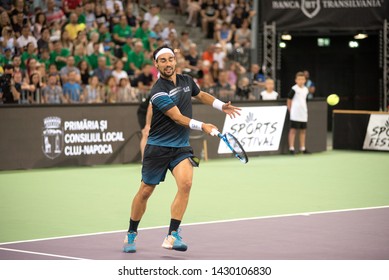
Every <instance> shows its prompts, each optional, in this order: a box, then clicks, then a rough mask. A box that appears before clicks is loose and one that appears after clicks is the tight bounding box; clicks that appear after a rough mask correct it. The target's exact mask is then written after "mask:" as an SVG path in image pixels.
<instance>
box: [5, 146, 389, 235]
mask: <svg viewBox="0 0 389 280" xmlns="http://www.w3.org/2000/svg"><path fill="white" fill-rule="evenodd" d="M388 166H389V156H388V153H378V152H347V151H328V152H324V153H318V154H312V155H298V156H289V155H288V156H287V155H281V156H263V157H252V158H250V161H249V163H248V164H247V165H243V164H241V163H240V162H239V161H238V160H236V159H220V160H211V161H209V162H202V164H201V167H200V168H199V169H196V171H195V176H194V183H193V188H192V193H191V198H190V202H189V207H188V210H187V212H186V215H185V219H184V221H183V222H184V223H195V222H205V221H217V220H226V219H239V218H248V217H259V216H269V215H282V214H293V213H302V212H315V211H327V210H339V209H349V208H363V207H374V206H385V205H389V183H388V180H389V178H388ZM140 170H141V166H140V165H139V164H129V165H110V166H95V167H78V168H54V169H40V170H23V171H2V172H0V242H8V241H17V240H27V239H37V238H46V237H55V236H65V235H74V234H83V233H93V232H102V231H113V230H124V229H126V228H127V225H128V220H129V210H130V205H131V200H132V197H133V195H134V193H135V192H136V191H137V189H138V187H139V183H140ZM175 191H176V186H175V183H174V179H173V178H172V176H171V175H170V174H168V176H167V179H166V181H165V182H164V183H162V184H161V185H160V186H158V187H157V189H156V191H155V192H154V194H153V196H152V197H151V199H150V201H149V204H148V210H147V212H146V214H145V216H144V218H143V220H142V222H141V224H140V227H153V226H163V225H167V224H168V222H169V219H170V214H169V211H170V203H171V201H172V200H173V197H174V195H175Z"/></svg>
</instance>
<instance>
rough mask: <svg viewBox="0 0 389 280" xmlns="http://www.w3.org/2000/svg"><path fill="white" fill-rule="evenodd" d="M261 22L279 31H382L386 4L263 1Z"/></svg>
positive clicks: (374, 0) (370, 0)
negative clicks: (273, 23)
mask: <svg viewBox="0 0 389 280" xmlns="http://www.w3.org/2000/svg"><path fill="white" fill-rule="evenodd" d="M260 2H261V5H262V6H261V14H262V15H261V21H262V22H268V23H270V22H273V21H274V22H276V24H277V30H279V31H294V30H298V31H300V30H318V29H341V30H345V29H347V30H350V29H354V30H361V29H363V30H375V29H382V28H383V22H384V19H385V17H387V15H388V14H389V1H387V0H262V1H260Z"/></svg>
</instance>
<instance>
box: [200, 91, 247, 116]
mask: <svg viewBox="0 0 389 280" xmlns="http://www.w3.org/2000/svg"><path fill="white" fill-rule="evenodd" d="M194 97H195V98H196V99H197V100H199V101H200V102H201V103H203V104H206V105H211V106H212V107H214V108H215V109H218V110H220V111H222V112H224V113H226V114H227V115H229V116H230V117H231V118H235V117H236V116H240V113H239V111H240V110H242V109H241V108H239V107H235V106H233V105H232V104H231V101H228V102H227V103H224V102H222V101H220V100H219V99H217V98H215V97H213V96H212V95H210V94H209V93H206V92H205V91H200V92H199V94H197V95H196V96H194Z"/></svg>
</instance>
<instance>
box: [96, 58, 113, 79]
mask: <svg viewBox="0 0 389 280" xmlns="http://www.w3.org/2000/svg"><path fill="white" fill-rule="evenodd" d="M97 64H98V65H97V68H96V69H94V70H93V75H96V76H97V77H98V78H99V81H100V82H101V83H105V82H106V80H107V79H108V78H109V77H112V71H111V70H110V69H108V68H107V58H106V57H105V56H100V57H99V58H98V62H97ZM113 78H114V77H113Z"/></svg>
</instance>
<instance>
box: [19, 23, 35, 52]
mask: <svg viewBox="0 0 389 280" xmlns="http://www.w3.org/2000/svg"><path fill="white" fill-rule="evenodd" d="M28 43H32V44H33V46H34V48H37V47H38V44H37V41H36V39H35V38H34V37H33V36H31V35H30V26H29V25H25V26H23V29H22V35H21V36H20V37H19V38H18V39H17V40H16V44H17V46H18V48H19V51H20V52H21V53H22V52H23V50H24V47H26V46H27V44H28Z"/></svg>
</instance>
